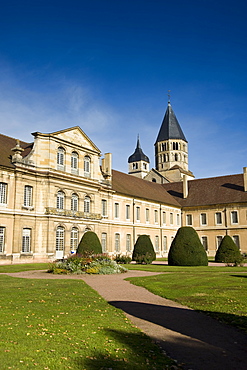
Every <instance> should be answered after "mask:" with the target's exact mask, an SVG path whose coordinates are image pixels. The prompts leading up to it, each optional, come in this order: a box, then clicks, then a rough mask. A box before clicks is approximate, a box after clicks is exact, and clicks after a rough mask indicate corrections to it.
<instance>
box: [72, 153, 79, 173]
mask: <svg viewBox="0 0 247 370" xmlns="http://www.w3.org/2000/svg"><path fill="white" fill-rule="evenodd" d="M78 158H79V156H78V154H77V153H76V152H72V154H71V173H74V174H78Z"/></svg>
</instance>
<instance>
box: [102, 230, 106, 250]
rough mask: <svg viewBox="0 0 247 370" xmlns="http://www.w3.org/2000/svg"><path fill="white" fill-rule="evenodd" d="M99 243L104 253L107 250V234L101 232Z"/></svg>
mask: <svg viewBox="0 0 247 370" xmlns="http://www.w3.org/2000/svg"><path fill="white" fill-rule="evenodd" d="M101 245H102V252H103V253H105V252H106V251H107V234H106V233H102V234H101Z"/></svg>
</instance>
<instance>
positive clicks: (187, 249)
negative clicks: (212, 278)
mask: <svg viewBox="0 0 247 370" xmlns="http://www.w3.org/2000/svg"><path fill="white" fill-rule="evenodd" d="M168 265H170V266H207V265H208V258H207V254H206V251H205V249H204V248H203V245H202V243H201V242H200V239H199V237H198V235H197V232H196V231H195V230H194V229H193V227H190V226H183V227H180V228H179V229H178V231H177V234H176V236H175V238H174V239H173V242H172V244H171V248H170V250H169V254H168Z"/></svg>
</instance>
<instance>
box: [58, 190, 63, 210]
mask: <svg viewBox="0 0 247 370" xmlns="http://www.w3.org/2000/svg"><path fill="white" fill-rule="evenodd" d="M57 209H64V192H63V191H58V193H57Z"/></svg>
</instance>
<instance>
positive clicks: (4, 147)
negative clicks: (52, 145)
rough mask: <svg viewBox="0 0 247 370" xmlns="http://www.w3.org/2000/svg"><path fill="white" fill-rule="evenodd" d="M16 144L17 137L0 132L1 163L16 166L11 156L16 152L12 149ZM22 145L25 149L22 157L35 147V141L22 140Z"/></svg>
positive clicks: (6, 165)
mask: <svg viewBox="0 0 247 370" xmlns="http://www.w3.org/2000/svg"><path fill="white" fill-rule="evenodd" d="M15 146H16V139H14V138H13V137H9V136H5V135H2V134H0V165H1V166H5V167H11V168H14V167H15V166H14V165H13V164H12V163H11V156H12V155H14V152H13V151H12V150H11V149H12V148H14V147H15ZM20 146H21V147H22V149H24V151H23V152H22V153H21V155H22V157H25V156H26V155H28V154H29V153H30V151H31V149H32V147H33V143H26V142H25V141H21V140H20Z"/></svg>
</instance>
